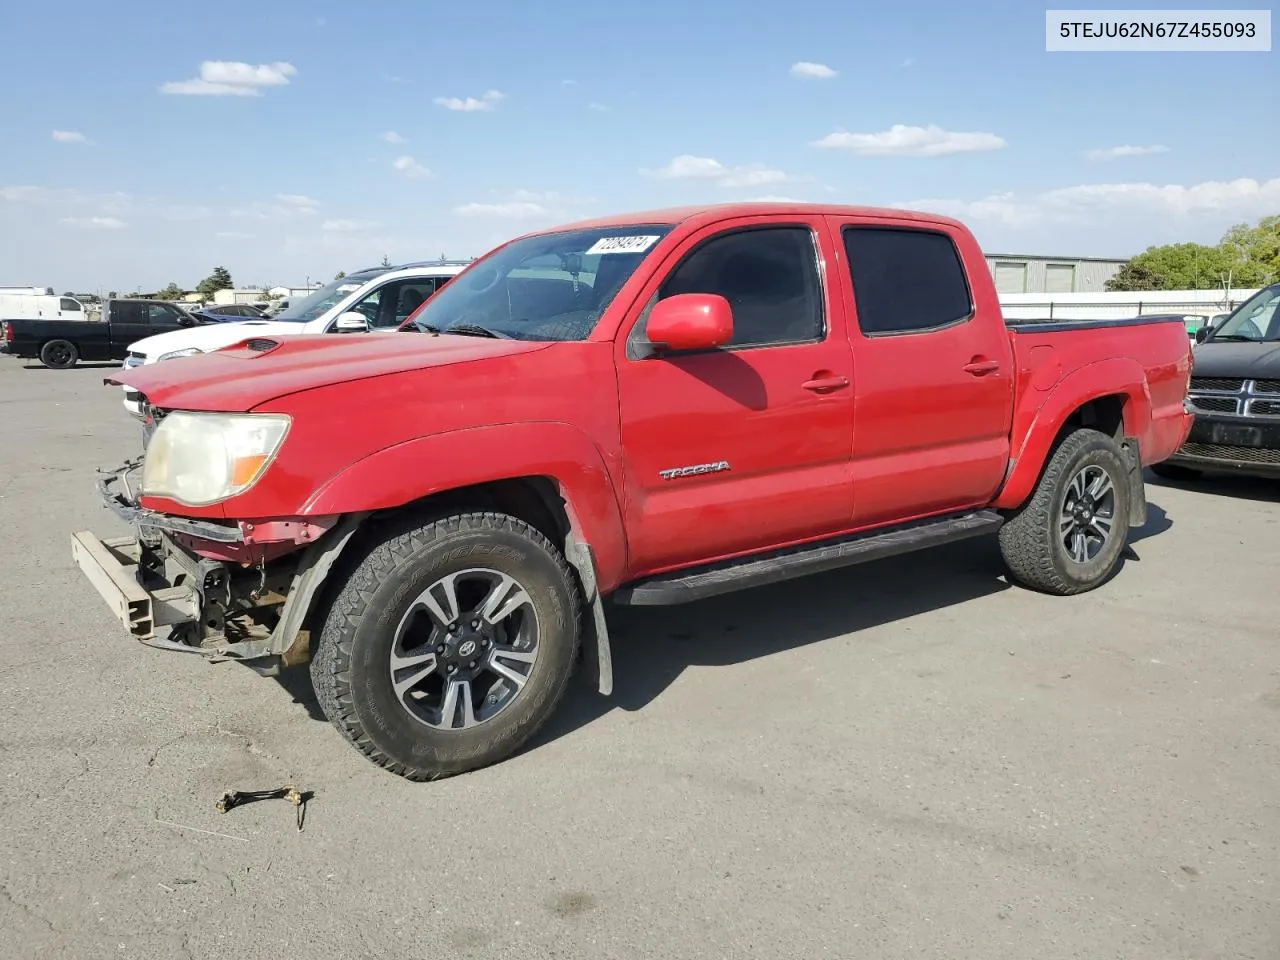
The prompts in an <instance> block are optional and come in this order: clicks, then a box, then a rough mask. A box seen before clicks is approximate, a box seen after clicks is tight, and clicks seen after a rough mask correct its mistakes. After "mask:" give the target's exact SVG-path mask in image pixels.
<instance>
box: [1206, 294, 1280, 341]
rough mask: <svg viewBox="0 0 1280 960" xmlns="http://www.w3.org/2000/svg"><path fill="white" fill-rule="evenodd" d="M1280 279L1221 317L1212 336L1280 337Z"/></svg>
mask: <svg viewBox="0 0 1280 960" xmlns="http://www.w3.org/2000/svg"><path fill="white" fill-rule="evenodd" d="M1277 307H1280V283H1277V284H1273V285H1272V286H1270V287H1263V288H1262V289H1261V290H1259V291H1258V292H1257V293H1255V294H1254V295H1253V296H1252V297H1250V298H1249V299H1248V300H1246V301H1245V302H1244V303H1242V304H1240V306H1238V307H1236V309H1235V310H1234V311H1233V312H1232V314H1231V316H1229V317H1227V319H1226V320H1224V321H1222V323H1220V324H1219V325H1218V327H1217V329H1216V330H1214V332H1213V334H1212V335H1211V336H1210V337H1209V338H1208V339H1210V340H1280V311H1278V310H1277Z"/></svg>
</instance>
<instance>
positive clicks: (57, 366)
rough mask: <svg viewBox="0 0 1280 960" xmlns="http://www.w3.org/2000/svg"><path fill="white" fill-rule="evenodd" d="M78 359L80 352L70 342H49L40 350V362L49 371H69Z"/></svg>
mask: <svg viewBox="0 0 1280 960" xmlns="http://www.w3.org/2000/svg"><path fill="white" fill-rule="evenodd" d="M79 359H80V351H79V350H77V349H76V345H75V344H74V343H72V342H71V341H70V340H50V341H49V342H48V343H46V344H45V345H44V346H43V347H41V348H40V362H41V363H43V364H44V365H45V366H46V367H48V368H49V369H51V370H70V369H71V368H72V367H74V366H75V365H76V361H78V360H79Z"/></svg>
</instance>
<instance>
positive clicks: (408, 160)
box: [391, 156, 431, 180]
mask: <svg viewBox="0 0 1280 960" xmlns="http://www.w3.org/2000/svg"><path fill="white" fill-rule="evenodd" d="M391 166H392V167H394V168H395V169H396V170H399V171H400V172H401V173H403V174H404V175H405V176H406V177H408V178H409V179H411V180H425V179H426V178H427V177H430V176H431V171H430V170H428V169H427V168H426V167H424V166H423V165H422V164H420V163H419V162H418V161H417V160H415V159H414V158H413V157H408V156H405V157H396V158H395V159H394V160H392V161H391Z"/></svg>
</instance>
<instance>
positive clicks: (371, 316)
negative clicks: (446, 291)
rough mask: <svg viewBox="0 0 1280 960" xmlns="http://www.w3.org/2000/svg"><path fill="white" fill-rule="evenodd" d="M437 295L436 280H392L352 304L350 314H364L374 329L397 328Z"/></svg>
mask: <svg viewBox="0 0 1280 960" xmlns="http://www.w3.org/2000/svg"><path fill="white" fill-rule="evenodd" d="M434 292H435V280H434V279H422V280H393V281H392V282H391V283H388V284H385V285H383V286H381V287H378V289H376V290H374V291H373V292H372V293H370V294H369V295H368V296H367V297H365V298H364V299H362V300H360V301H358V302H356V303H354V304H352V305H351V306H350V307H349V308H348V312H350V311H354V312H356V313H362V314H364V317H365V319H366V320H368V321H369V325H370V326H373V327H378V328H391V327H398V326H400V325H401V324H402V323H404V322H405V320H407V319H409V316H410V315H411V314H413V313H414V312H416V311H417V309H418V308H419V307H421V306H422V305H423V304H424V303H426V301H427V298H429V297H430V296H431V294H433V293H434Z"/></svg>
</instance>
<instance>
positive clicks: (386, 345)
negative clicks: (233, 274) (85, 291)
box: [106, 324, 550, 413]
mask: <svg viewBox="0 0 1280 960" xmlns="http://www.w3.org/2000/svg"><path fill="white" fill-rule="evenodd" d="M237 326H240V327H245V326H247V325H246V324H237ZM246 334H248V335H250V339H247V340H246V336H245V335H246ZM240 341H244V342H243V343H242V344H240V345H238V346H234V347H230V348H228V349H223V350H218V351H216V352H213V353H206V354H203V355H197V356H193V357H185V358H183V359H182V360H181V361H169V362H166V363H149V364H146V365H145V366H141V367H134V368H133V369H131V370H122V371H121V372H120V373H119V374H117V375H115V376H112V377H109V378H108V379H107V381H106V382H107V383H110V384H117V385H120V386H127V387H132V388H133V389H134V390H138V391H140V392H141V393H142V395H143V396H145V397H146V398H147V401H148V402H149V403H151V404H152V405H154V406H157V407H161V408H164V409H168V410H206V411H220V412H224V413H242V412H246V411H249V410H252V409H253V408H254V407H257V406H259V405H261V404H263V403H266V402H268V401H269V400H274V399H276V398H277V397H283V396H287V395H289V394H291V393H298V392H300V391H303V390H311V389H313V388H315V387H327V386H332V385H334V384H339V383H347V382H350V381H353V380H365V379H368V378H369V377H381V376H386V375H388V374H394V373H404V372H406V371H409V370H422V369H426V368H429V367H445V366H449V365H451V364H455V363H470V362H473V361H480V360H486V359H490V358H494V357H509V356H513V355H517V354H521V353H533V352H535V351H538V350H542V349H545V348H546V347H548V346H549V345H550V344H548V343H546V342H529V341H526V340H492V339H489V338H488V337H464V336H450V335H448V334H445V335H443V336H432V335H430V334H425V333H404V334H401V335H399V336H395V337H391V336H387V337H374V336H368V335H364V336H362V335H360V334H349V335H347V334H332V333H328V334H326V333H317V334H307V335H302V336H296V335H295V336H291V337H281V338H279V339H272V338H270V337H269V336H267V332H266V331H262V330H261V328H258V329H255V330H253V331H250V330H244V331H242V334H241V336H240V337H238V338H237V343H240Z"/></svg>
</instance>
